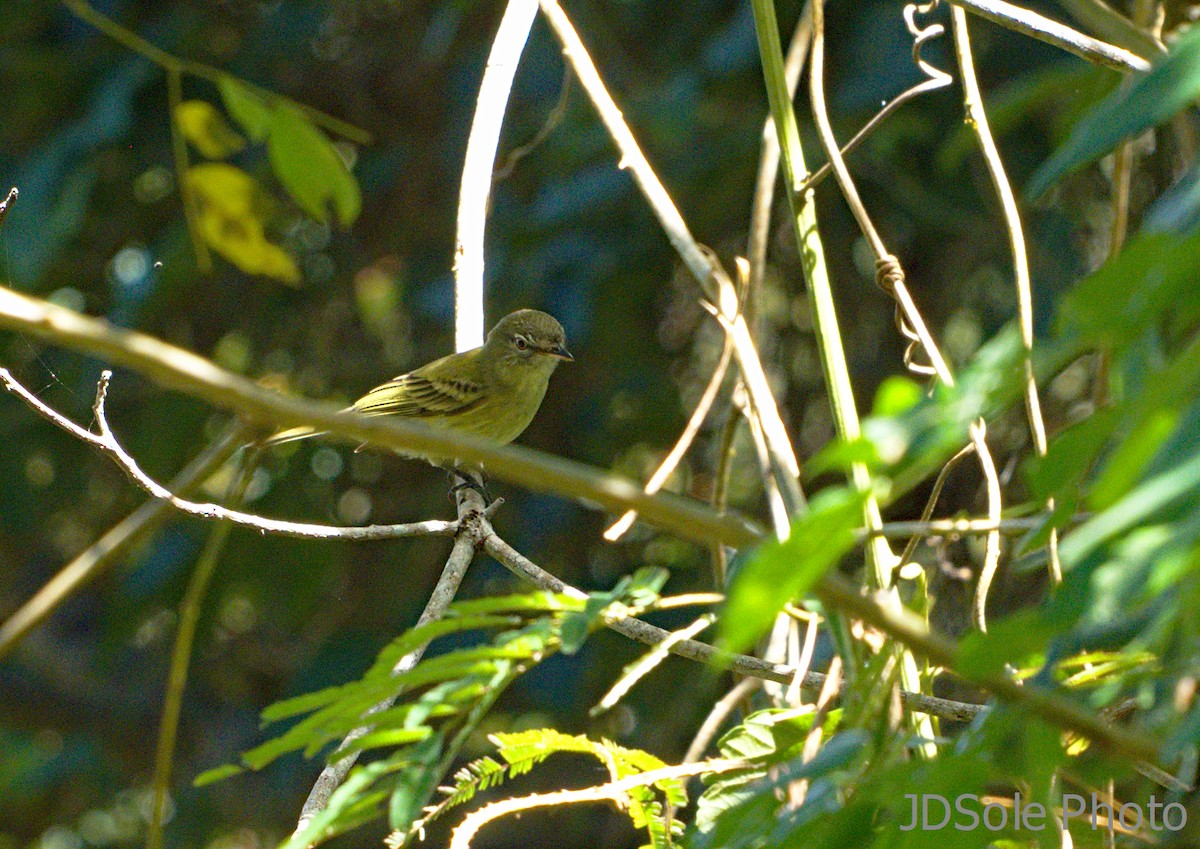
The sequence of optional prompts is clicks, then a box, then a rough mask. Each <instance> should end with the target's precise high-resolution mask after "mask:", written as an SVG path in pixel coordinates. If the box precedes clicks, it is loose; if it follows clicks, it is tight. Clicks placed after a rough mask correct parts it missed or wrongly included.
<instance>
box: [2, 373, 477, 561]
mask: <svg viewBox="0 0 1200 849" xmlns="http://www.w3.org/2000/svg"><path fill="white" fill-rule="evenodd" d="M111 379H112V372H110V371H105V372H102V373H101V375H100V380H99V382H98V383H97V385H96V401H95V403H94V404H93V405H92V411H93V413H94V414H95V416H96V424H97V427H98V428H99V430H100V432H99V433H92V432H91V431H90V430H86V429H84V428H82V427H80V426H79V425H77V424H75V423H74V422H73V421H71V420H70V419H68V418H67V417H66V416H63V415H62V414H61V413H59V412H58V411H57V410H54V409H53V408H51V407H50V406H48V405H47V404H45V403H44V402H43V401H42V400H41V399H40V398H38V397H37V396H36V395H34V394H33V393H32V392H30V391H29V390H28V389H26V388H25V387H24V386H23V385H22V384H21V383H19V382H18V381H17V380H16V378H14V377H13V376H12V374H11V373H10V372H9V371H8V369H4V368H0V384H2V385H3V386H4V388H5V389H7V390H8V391H9V392H11V393H13V394H14V395H17V396H18V397H20V398H21V399H22V400H23V401H25V403H27V404H29V406H31V407H33V409H34V410H35V411H37V412H38V413H40V414H41V415H42V417H44V418H45V419H47V420H48V421H50V422H52V423H53V424H55V425H57V426H58V427H60V428H62V429H63V430H65V431H66V432H67V433H69V434H71V435H72V436H74V437H76V438H77V439H79V440H81V441H82V442H86V443H87V444H89V445H91V446H93V447H94V448H97V449H99V450H100V451H101V452H102V453H103V454H104V455H105V456H107V457H108V458H109V459H111V460H112V461H113V462H114V463H115V464H116V465H117V467H118V468H120V469H121V471H123V472H125V474H126V475H128V476H129V479H130V480H132V481H133V482H134V483H135V484H137V485H138V486H139V487H141V488H142V489H143V490H145V491H146V492H147V493H148V494H149V495H151V496H153V497H154V498H158V499H161V500H163V501H166V502H167V503H168V504H170V505H171V506H172V507H174V508H175V509H176V510H179V511H180V512H182V513H187V514H189V515H192V516H199V517H200V518H202V519H218V520H220V521H223V522H230V523H232V524H235V525H244V526H246V527H248V528H253V529H255V530H257V531H259V532H261V533H274V534H282V535H284V536H292V537H300V538H302V539H340V540H347V541H350V540H354V541H364V540H375V539H393V538H395V537H407V536H449V535H450V534H453V533H454V532H455V530H456V528H455V523H453V522H438V521H426V522H413V523H410V524H404V525H368V526H365V527H358V528H345V527H338V526H335V525H314V524H309V523H305V522H287V521H283V520H281V519H270V518H267V517H265V516H257V515H255V514H253V513H245V512H242V511H240V510H233V509H230V508H228V507H223V506H221V505H220V504H213V503H211V502H198V501H189V500H187V499H186V498H182V497H181V496H178V495H176V494H175V493H174V492H172V491H171V490H170V489H169V488H167V487H165V486H163V485H162V484H160V483H159V482H158V481H156V480H154V479H153V478H151V477H150V476H149V475H147V474H146V473H145V472H144V471H142V469H141V467H140V466H138V464H137V461H136V460H134V459H133V457H131V456H130V455H129V453H128V452H127V451H126V450H125V449H124V448H123V447H122V446H121V443H120V442H118V441H117V438H116V436H115V435H114V434H113V431H112V427H111V426H110V425H109V422H108V416H107V413H106V412H105V408H104V406H105V401H106V399H107V397H108V386H109V381H110V380H111Z"/></svg>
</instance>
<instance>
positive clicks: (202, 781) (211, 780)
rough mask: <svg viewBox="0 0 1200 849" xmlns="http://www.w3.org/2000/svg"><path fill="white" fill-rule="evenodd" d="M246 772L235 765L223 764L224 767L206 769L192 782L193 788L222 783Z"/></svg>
mask: <svg viewBox="0 0 1200 849" xmlns="http://www.w3.org/2000/svg"><path fill="white" fill-rule="evenodd" d="M245 771H246V770H245V769H243V768H242V767H240V766H237V765H236V764H225V765H224V766H218V767H214V768H213V769H206V770H205V771H204V772H202V773H200V774H199V775H197V776H196V778H195V780H194V781H192V786H193V787H205V786H207V785H209V784H215V783H216V782H218V781H224V780H225V779H226V778H230V777H231V776H234V775H241V774H242V773H243V772H245Z"/></svg>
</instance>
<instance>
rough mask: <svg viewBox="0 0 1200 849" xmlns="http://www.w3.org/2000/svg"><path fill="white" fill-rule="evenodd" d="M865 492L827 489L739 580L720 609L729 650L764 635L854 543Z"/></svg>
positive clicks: (753, 560) (763, 548)
mask: <svg viewBox="0 0 1200 849" xmlns="http://www.w3.org/2000/svg"><path fill="white" fill-rule="evenodd" d="M865 501H866V494H865V493H862V492H855V491H853V490H851V489H849V488H847V487H836V488H830V489H827V490H825V491H823V492H821V493H819V494H818V495H817V496H816V497H815V498H813V500H812V502H811V504H810V505H809V510H808V512H807V513H805V514H804V515H803V516H801V517H800V518H799V519H797V520H795V521H794V522H793V523H792V527H791V532H790V534H789V536H788V538H787V539H786V540H785V541H783V542H768V543H766V544H764V545H763V546H761V547H760V548H759V549H758V551H757V552H756V553H755V554H754V555H753V556H752V557H751V558H750V560H749V561H747V563H746V565H745V566H743V567H742V569H741V571H740V572H738V574H737V576H736V577H735V578H734V581H733V585H732V586H731V587H730V590H729V598H728V600H727V601H726V604H725V608H724V610H723V611H722V613H721V632H722V638H723V641H724V643H725V645H726V647H727V648H728V649H729V650H730V651H735V652H736V651H741V650H743V649H744V648H746V647H747V646H749V645H750V644H752V643H753V642H754V641H755V640H757V639H758V638H759V637H761V636H762V635H763V634H764V633H765V632H766V630H767V628H769V627H770V625H771V622H772V621H773V620H774V619H775V614H776V613H778V612H779V611H780V610H782V609H783V606H784V605H785V604H787V603H788V602H789V601H791V600H792V599H794V598H796V597H798V596H801V595H803V594H804V593H806V592H808V591H809V590H810V589H812V587H813V586H814V585H815V584H816V582H817V581H819V580H820V579H821V576H822V575H824V574H825V573H826V572H827V571H828V570H829V569H830V568H832V567H833V566H834V565H836V564H837V562H838V561H839V560H840V559H841V558H842V556H843V555H845V554H846V552H848V551H849V550H850V548H851V547H852V546H853V545H854V539H855V536H854V531H855V529H856V528H857V527H858V526H859V525H861V524H862V520H863V513H862V511H863V504H864V503H865Z"/></svg>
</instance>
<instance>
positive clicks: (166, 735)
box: [146, 455, 257, 849]
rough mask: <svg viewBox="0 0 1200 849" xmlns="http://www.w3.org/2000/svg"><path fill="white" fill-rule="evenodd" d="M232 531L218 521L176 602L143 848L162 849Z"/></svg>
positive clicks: (241, 474) (240, 485)
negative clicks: (203, 619) (191, 694)
mask: <svg viewBox="0 0 1200 849" xmlns="http://www.w3.org/2000/svg"><path fill="white" fill-rule="evenodd" d="M256 465H257V462H256V457H255V456H254V455H250V456H247V457H245V458H243V460H242V463H241V467H240V468H239V469H238V472H237V474H236V475H235V477H234V479H233V481H232V482H231V483H230V486H229V491H228V493H227V498H226V501H227V502H228V503H231V504H238V503H240V502H241V500H242V497H243V496H244V495H245V494H246V487H247V486H249V484H250V479H251V477H253V475H254V468H255V466H256ZM232 528H233V525H232V524H231V523H229V522H217V523H216V524H215V525H213V527H212V530H211V531H210V532H209V534H208V540H207V541H206V542H205V544H204V550H203V551H201V552H200V558H199V559H198V560H197V561H196V568H195V570H193V572H192V577H191V579H190V580H189V581H188V585H187V590H186V591H185V592H184V595H183V599H182V600H181V601H180V603H179V630H178V631H176V633H175V645H174V647H173V649H172V651H171V669H170V671H169V672H168V674H167V692H166V696H165V698H164V699H163V710H162V717H161V718H160V720H159V725H158V746H157V749H156V751H155V756H154V784H153V798H154V807H153V810H152V812H151V816H150V823H149V825H148V826H147V831H146V849H162V845H163V825H164V821H165V817H166V807H167V795H168V790H169V789H170V784H171V766H172V761H173V760H174V758H175V741H176V740H177V739H178V734H179V716H180V713H181V712H182V709H183V691H184V688H185V687H186V686H187V677H188V666H189V665H190V663H191V657H192V647H193V646H194V645H195V642H196V627H197V625H198V623H199V621H200V611H201V610H202V609H203V606H204V597H205V595H206V594H207V592H208V585H209V583H210V582H211V581H212V576H213V573H214V572H215V571H216V568H217V564H218V563H219V562H220V560H221V552H223V551H224V550H225V542H226V540H228V538H229V532H230V530H232Z"/></svg>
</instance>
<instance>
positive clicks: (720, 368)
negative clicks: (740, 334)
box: [604, 334, 733, 542]
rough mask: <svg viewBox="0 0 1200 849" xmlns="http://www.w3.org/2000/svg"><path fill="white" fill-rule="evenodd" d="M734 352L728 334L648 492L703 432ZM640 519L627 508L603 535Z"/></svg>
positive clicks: (610, 536) (614, 534) (609, 536)
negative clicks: (705, 383) (711, 371)
mask: <svg viewBox="0 0 1200 849" xmlns="http://www.w3.org/2000/svg"><path fill="white" fill-rule="evenodd" d="M732 356H733V339H732V337H730V336H729V334H726V335H725V343H724V345H723V346H722V347H721V356H720V358H719V359H718V360H717V365H716V367H715V368H714V369H713V373H712V376H711V377H710V378H709V379H708V385H707V386H705V387H704V392H703V393H701V395H700V400H699V401H697V402H696V408H695V409H694V410H692V415H691V417H690V418H689V419H688V421H687V424H686V425H685V426H684V428H683V432H682V433H680V434H679V438H678V439H677V440H675V445H674V447H673V448H671V450H670V451H669V452H668V453H667V456H666V457H664V458H663V460H662V462H661V463H659V464H658V468H657V469H655V470H654V474H652V475H651V476H650V480H648V481H646V485H645V487H643V491H644V492H645V493H646V494H647V495H653V494H654V493H656V492H658V491H659V490H660V489H662V487H663V484H665V483H666V482H667V478H669V477H670V476H671V473H672V472H674V471H675V469H676V468H677V467H678V466H679V462H680V461H681V460H682V459H683V455H684V454H686V453H687V450H688V449H689V448H691V447H692V442H693V441H694V440H695V439H696V434H698V433H699V432H700V426H701V425H702V424H704V419H705V418H707V416H708V411H709V410H710V409H712V405H713V401H715V400H716V398H717V392H719V391H720V389H721V383H722V382H723V381H724V380H725V372H726V371H727V370H728V369H729V360H730V358H731V357H732ZM636 520H637V511H635V510H627V511H626V512H625V514H624V515H623V516H621V518H620V519H618V520H617V521H615V522H613V523H612V525H611V526H609V528H608V530H606V531H605V532H604V538H605V539H606V540H608V541H609V542H616V541H617V540H619V539H620V538H621V537H623V536H624V535H625V533H626V532H627V531H628V530H629V529H630V528H631V527H633V523H634V522H635V521H636Z"/></svg>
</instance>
